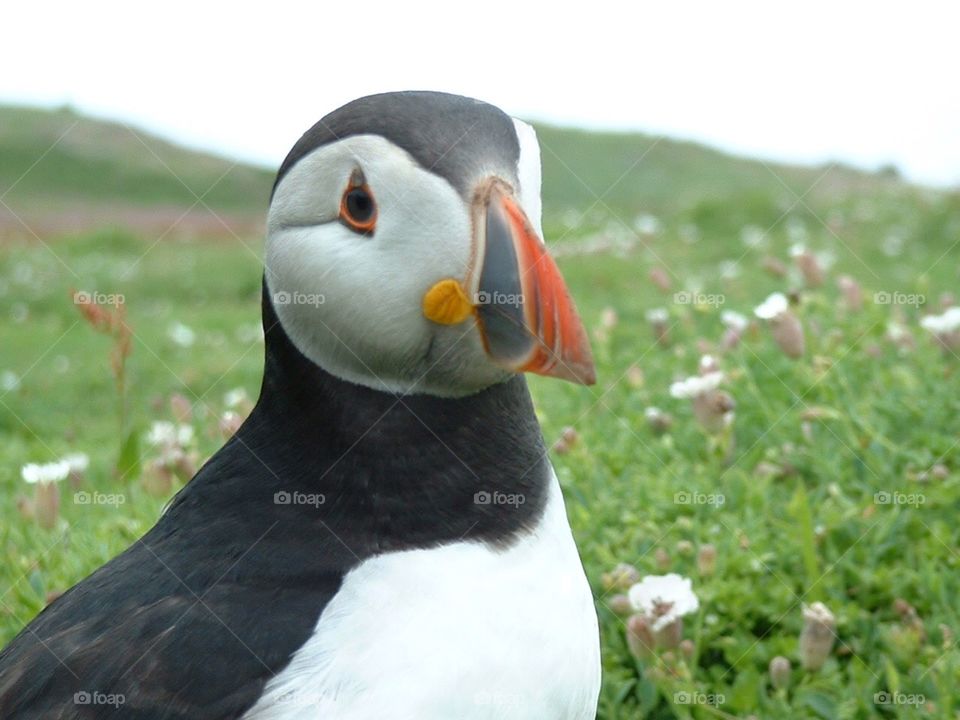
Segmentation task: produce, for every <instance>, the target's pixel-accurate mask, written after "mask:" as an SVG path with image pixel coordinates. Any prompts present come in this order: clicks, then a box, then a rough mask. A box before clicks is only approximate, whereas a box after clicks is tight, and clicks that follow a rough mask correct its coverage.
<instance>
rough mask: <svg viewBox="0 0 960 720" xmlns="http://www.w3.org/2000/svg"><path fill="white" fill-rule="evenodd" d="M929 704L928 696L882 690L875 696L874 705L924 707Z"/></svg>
mask: <svg viewBox="0 0 960 720" xmlns="http://www.w3.org/2000/svg"><path fill="white" fill-rule="evenodd" d="M926 702H927V697H926V695H923V694H922V693H902V692H888V691H886V690H881V691H880V692H878V693H874V694H873V704H874V705H913V706H916V705H924V704H926Z"/></svg>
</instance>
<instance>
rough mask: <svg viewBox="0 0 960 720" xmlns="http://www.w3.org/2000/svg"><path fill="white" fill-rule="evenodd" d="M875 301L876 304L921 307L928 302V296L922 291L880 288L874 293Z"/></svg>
mask: <svg viewBox="0 0 960 720" xmlns="http://www.w3.org/2000/svg"><path fill="white" fill-rule="evenodd" d="M873 302H874V304H875V305H909V306H911V307H920V306H921V305H925V304H926V302H927V296H926V295H923V294H921V293H905V292H899V291H896V290H895V291H893V292H889V291H887V290H880V291H878V292H875V293H874V294H873Z"/></svg>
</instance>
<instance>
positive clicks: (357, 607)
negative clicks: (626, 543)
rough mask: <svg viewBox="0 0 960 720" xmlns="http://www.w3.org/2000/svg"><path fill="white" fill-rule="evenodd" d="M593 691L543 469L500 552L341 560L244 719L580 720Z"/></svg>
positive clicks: (593, 650) (576, 570) (581, 610)
mask: <svg viewBox="0 0 960 720" xmlns="http://www.w3.org/2000/svg"><path fill="white" fill-rule="evenodd" d="M510 511H511V506H509V505H506V506H504V507H503V512H510ZM599 690H600V647H599V636H598V629H597V617H596V612H595V610H594V605H593V597H592V595H591V593H590V588H589V586H588V585H587V581H586V578H585V576H584V573H583V567H582V565H581V563H580V558H579V556H578V554H577V549H576V547H575V545H574V543H573V538H572V536H571V534H570V527H569V524H568V522H567V516H566V512H565V509H564V506H563V498H562V496H561V494H560V487H559V485H558V483H557V480H556V478H555V477H554V478H553V479H552V481H551V487H550V497H549V500H548V503H547V507H546V510H545V513H544V516H543V518H542V519H541V521H540V524H539V526H538V527H537V528H536V530H535V531H533V532H532V533H530V534H528V535H526V536H524V537H523V538H521V540H520V541H519V542H517V543H515V544H514V545H512V546H511V547H510V548H509V549H507V550H503V551H497V550H496V549H491V548H490V547H488V546H487V545H485V544H482V543H475V542H460V543H454V544H451V545H446V546H444V547H441V548H437V549H432V550H411V551H406V552H397V553H388V554H385V555H380V556H377V557H375V558H372V559H370V560H367V561H365V562H363V563H362V564H361V565H359V566H358V567H357V568H355V569H354V570H352V571H351V572H350V573H349V574H348V575H347V576H346V578H345V579H344V583H343V586H342V588H341V589H340V591H339V592H338V593H337V595H336V596H335V597H334V598H333V600H331V602H330V603H329V605H328V606H327V607H326V609H325V610H324V611H323V613H322V615H321V617H320V619H319V621H318V623H317V626H316V628H315V629H314V633H313V635H312V636H311V637H310V639H309V640H308V641H307V642H306V643H305V644H304V645H303V646H302V647H301V648H300V649H299V650H298V651H297V652H296V653H295V654H294V656H293V659H292V660H291V662H290V664H289V665H288V666H287V667H286V668H285V669H284V670H283V671H282V672H281V673H280V674H278V675H277V676H276V677H274V678H273V679H272V680H270V682H269V683H267V686H266V688H265V690H264V693H263V695H262V696H261V698H260V699H259V700H258V702H257V704H256V705H255V706H254V707H253V708H251V709H250V711H249V712H247V714H245V715H244V716H243V717H244V718H245V719H246V720H292V719H293V718H297V719H307V718H310V719H313V718H317V719H321V718H322V719H323V720H328V719H336V720H383V718H391V719H392V720H414V719H416V720H450V719H453V718H455V719H457V720H481V719H482V720H487V719H489V720H494V719H497V720H545V719H549V720H587V719H588V718H591V719H592V718H593V717H594V716H595V713H596V704H597V695H598V693H599Z"/></svg>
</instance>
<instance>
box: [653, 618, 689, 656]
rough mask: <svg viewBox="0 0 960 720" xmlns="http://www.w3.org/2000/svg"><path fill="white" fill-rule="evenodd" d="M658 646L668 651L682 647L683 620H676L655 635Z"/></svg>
mask: <svg viewBox="0 0 960 720" xmlns="http://www.w3.org/2000/svg"><path fill="white" fill-rule="evenodd" d="M654 637H655V638H656V640H657V645H658V646H659V647H662V648H666V649H668V650H672V649H674V648H677V647H679V646H680V641H681V640H682V639H683V618H679V617H678V618H674V619H673V620H671V621H670V622H668V623H667V624H666V625H664V626H663V627H662V628H660V629H659V630H657V631H656V632H655V633H654Z"/></svg>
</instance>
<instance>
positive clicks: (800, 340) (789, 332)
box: [770, 310, 806, 360]
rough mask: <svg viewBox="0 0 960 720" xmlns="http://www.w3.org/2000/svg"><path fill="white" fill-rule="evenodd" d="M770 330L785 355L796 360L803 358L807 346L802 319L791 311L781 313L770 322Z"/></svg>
mask: <svg viewBox="0 0 960 720" xmlns="http://www.w3.org/2000/svg"><path fill="white" fill-rule="evenodd" d="M770 330H771V332H772V333H773V339H774V340H776V342H777V345H779V346H780V349H781V350H783V354H784V355H786V356H787V357H789V358H793V359H794V360H796V359H797V358H800V357H803V353H804V349H805V345H806V344H805V342H804V337H803V325H801V324H800V319H799V318H798V317H797V316H796V315H794V314H793V313H792V312H790V311H789V310H787V311H786V312H782V313H780V314H779V315H778V316H777V317H775V318H773V319H772V320H771V321H770Z"/></svg>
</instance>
